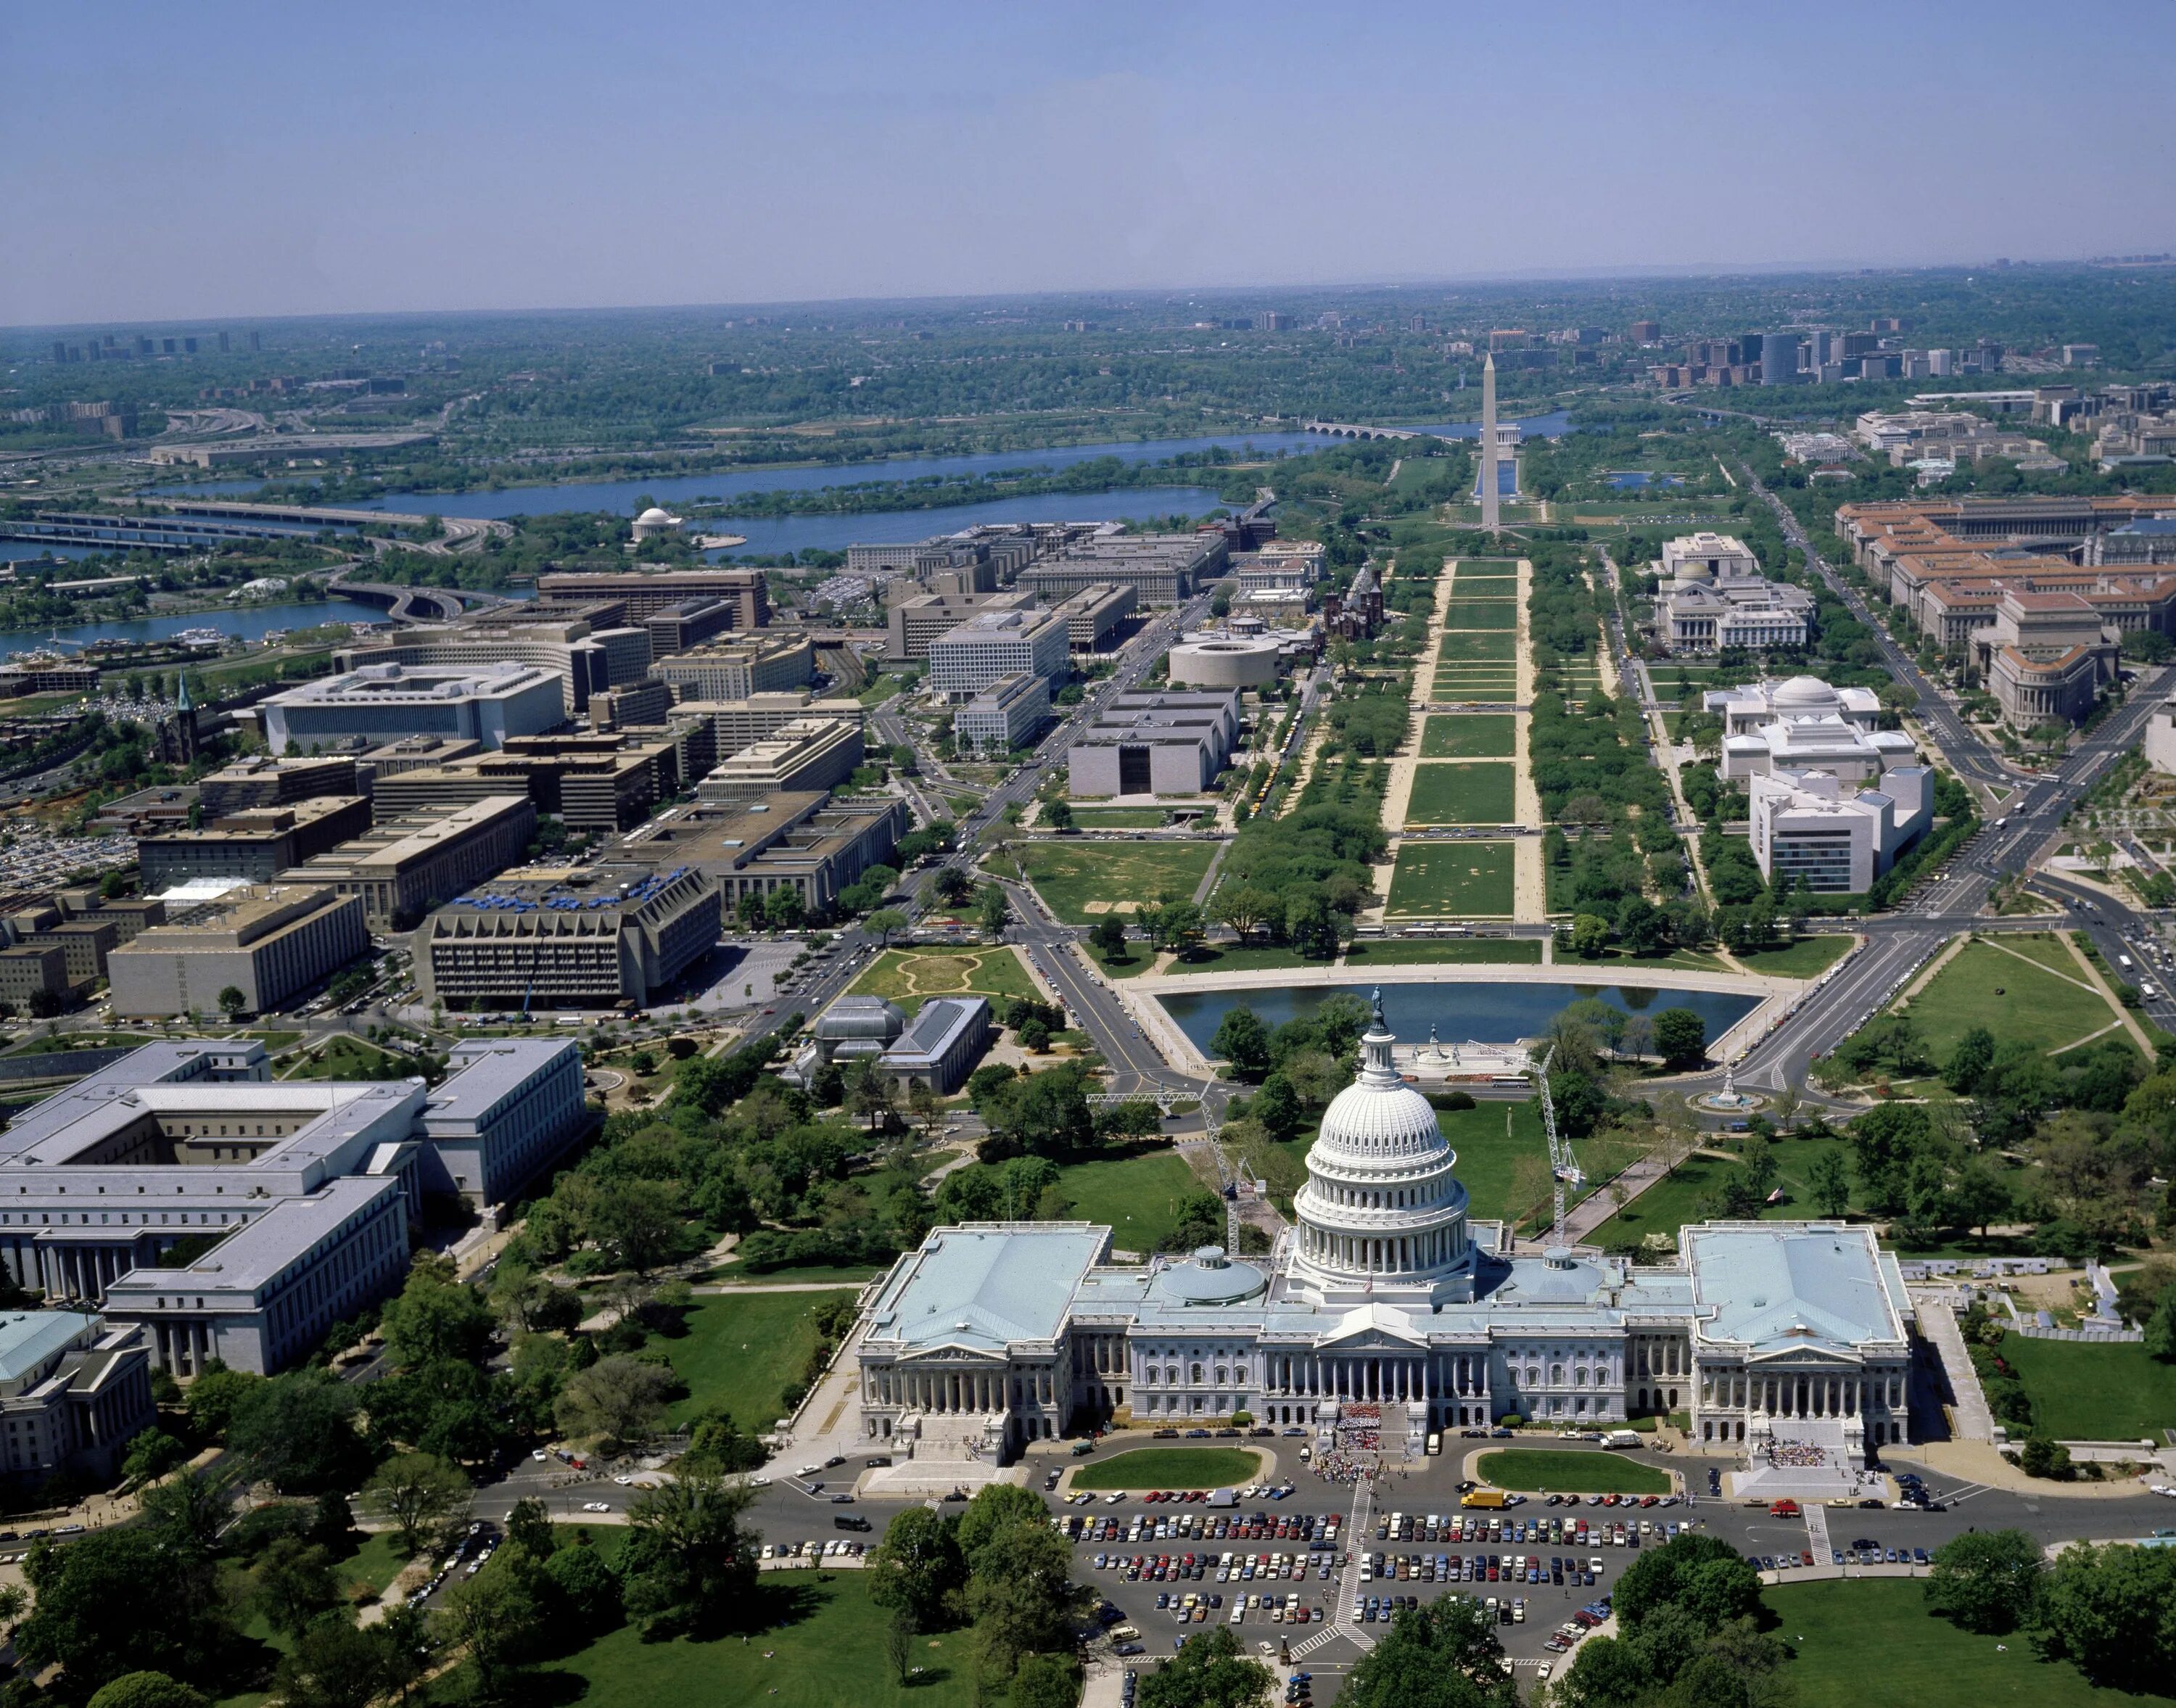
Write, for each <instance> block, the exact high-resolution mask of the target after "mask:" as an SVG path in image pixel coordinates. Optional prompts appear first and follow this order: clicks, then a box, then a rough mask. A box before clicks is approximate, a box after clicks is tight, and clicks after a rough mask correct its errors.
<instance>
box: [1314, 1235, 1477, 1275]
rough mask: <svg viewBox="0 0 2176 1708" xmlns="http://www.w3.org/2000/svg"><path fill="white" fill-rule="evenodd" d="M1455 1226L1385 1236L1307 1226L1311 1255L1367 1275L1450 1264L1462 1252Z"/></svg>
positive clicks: (1395, 1273) (1396, 1272) (1397, 1272)
mask: <svg viewBox="0 0 2176 1708" xmlns="http://www.w3.org/2000/svg"><path fill="white" fill-rule="evenodd" d="M1455 1232H1456V1230H1455V1228H1454V1227H1439V1228H1435V1229H1433V1230H1432V1231H1430V1232H1427V1233H1414V1234H1400V1235H1392V1236H1386V1237H1381V1238H1377V1237H1368V1236H1363V1235H1360V1234H1349V1233H1326V1232H1324V1231H1323V1230H1322V1229H1320V1228H1319V1227H1310V1228H1308V1229H1307V1231H1306V1234H1305V1238H1306V1242H1307V1253H1308V1256H1310V1257H1312V1258H1314V1259H1317V1260H1318V1261H1319V1262H1323V1263H1329V1264H1335V1265H1337V1267H1338V1268H1340V1269H1345V1270H1359V1271H1361V1272H1362V1273H1364V1274H1376V1275H1399V1274H1405V1273H1408V1272H1410V1271H1412V1270H1421V1269H1430V1268H1433V1266H1434V1265H1437V1264H1442V1263H1449V1262H1450V1261H1451V1259H1454V1258H1455V1257H1456V1256H1457V1255H1458V1248H1457V1246H1456V1245H1455V1243H1454V1238H1453V1237H1454V1235H1455Z"/></svg>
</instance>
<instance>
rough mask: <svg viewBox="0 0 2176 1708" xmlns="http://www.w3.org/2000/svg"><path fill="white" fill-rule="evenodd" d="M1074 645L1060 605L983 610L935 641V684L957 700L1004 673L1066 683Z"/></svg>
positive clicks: (931, 667)
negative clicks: (1055, 608)
mask: <svg viewBox="0 0 2176 1708" xmlns="http://www.w3.org/2000/svg"><path fill="white" fill-rule="evenodd" d="M1071 648H1072V637H1071V635H1070V634H1069V632H1068V631H1067V628H1066V625H1065V619H1064V617H1060V616H1059V615H1058V613H1057V612H1054V611H1031V610H1012V611H978V612H976V613H975V614H974V615H973V616H971V617H968V618H967V619H966V621H965V622H964V623H960V624H959V625H958V626H957V627H956V628H952V629H950V630H949V631H948V632H947V633H946V634H943V635H941V636H939V637H938V639H935V640H933V641H932V642H931V643H930V645H929V687H930V690H931V692H933V693H934V694H941V695H942V696H944V698H945V699H949V700H952V701H955V702H957V701H960V700H964V699H970V698H971V697H972V696H974V695H976V694H980V693H981V692H982V690H983V689H984V688H987V687H988V686H989V685H990V684H991V683H993V682H995V681H997V680H998V677H1005V676H1014V675H1027V676H1039V677H1042V679H1043V680H1044V681H1045V682H1047V683H1064V681H1065V679H1066V677H1068V676H1069V674H1071V671H1072V666H1071V664H1070V662H1069V657H1070V653H1071Z"/></svg>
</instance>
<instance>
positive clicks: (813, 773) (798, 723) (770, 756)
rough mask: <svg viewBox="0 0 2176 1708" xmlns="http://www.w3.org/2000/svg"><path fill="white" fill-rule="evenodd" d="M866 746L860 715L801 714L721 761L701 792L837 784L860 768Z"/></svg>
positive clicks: (718, 797) (741, 796) (721, 795)
mask: <svg viewBox="0 0 2176 1708" xmlns="http://www.w3.org/2000/svg"><path fill="white" fill-rule="evenodd" d="M863 751H864V750H863V747H862V722H861V720H860V719H859V718H858V717H857V718H852V719H846V718H796V719H795V720H794V721H792V723H789V724H782V725H781V726H779V730H778V732H777V733H776V734H775V735H774V736H772V737H770V738H769V739H768V740H765V741H760V742H750V743H749V744H748V746H747V747H744V748H742V749H741V750H740V751H739V752H738V753H733V754H731V755H730V756H728V757H727V758H726V759H722V760H721V761H720V762H719V763H718V764H717V765H716V766H715V768H714V769H713V770H711V772H710V775H708V776H706V777H704V779H703V781H701V782H700V783H699V784H698V785H697V786H696V790H695V792H696V794H697V796H698V797H699V798H700V799H702V800H704V801H708V802H732V801H759V800H761V799H762V798H763V797H764V796H765V795H777V794H796V793H799V792H800V791H803V790H809V789H835V788H837V787H838V786H839V785H840V784H841V783H843V782H845V781H846V779H847V778H849V777H851V775H853V774H854V773H855V771H856V770H858V769H859V768H860V766H861V763H862V753H863Z"/></svg>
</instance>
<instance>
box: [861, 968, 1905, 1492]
mask: <svg viewBox="0 0 2176 1708" xmlns="http://www.w3.org/2000/svg"><path fill="white" fill-rule="evenodd" d="M1392 1042H1393V1040H1392V1038H1391V1036H1390V1031H1389V1028H1388V1027H1387V1026H1385V1025H1384V1023H1383V1018H1382V1013H1381V1009H1380V1007H1379V1006H1378V1008H1377V1010H1376V1014H1375V1020H1374V1025H1373V1026H1372V1027H1371V1028H1370V1030H1369V1031H1368V1034H1367V1036H1365V1037H1364V1038H1363V1040H1362V1047H1363V1058H1364V1059H1363V1066H1362V1068H1361V1070H1360V1074H1359V1076H1358V1078H1357V1080H1356V1081H1355V1082H1354V1083H1353V1084H1352V1085H1350V1086H1348V1087H1347V1088H1346V1090H1345V1091H1342V1092H1341V1093H1340V1094H1339V1095H1338V1096H1337V1098H1336V1101H1333V1102H1332V1103H1331V1105H1330V1109H1329V1111H1328V1112H1327V1113H1326V1114H1325V1116H1324V1118H1323V1123H1322V1130H1321V1134H1320V1136H1319V1138H1318V1139H1317V1140H1316V1141H1315V1143H1314V1147H1313V1148H1312V1149H1311V1150H1309V1151H1308V1158H1307V1169H1308V1180H1307V1183H1306V1184H1305V1185H1304V1186H1303V1187H1302V1188H1301V1189H1300V1191H1299V1194H1298V1195H1297V1199H1296V1200H1295V1205H1294V1208H1295V1212H1296V1215H1297V1225H1296V1227H1293V1228H1292V1230H1290V1231H1289V1232H1287V1233H1286V1235H1285V1236H1284V1237H1283V1238H1282V1239H1281V1241H1280V1243H1279V1244H1278V1246H1277V1248H1276V1251H1275V1252H1274V1253H1273V1254H1270V1256H1269V1257H1267V1258H1265V1259H1260V1260H1259V1261H1255V1262H1248V1261H1244V1260H1242V1259H1235V1258H1232V1257H1228V1256H1227V1255H1226V1254H1223V1253H1221V1252H1220V1251H1217V1250H1216V1249H1215V1248H1203V1249H1202V1250H1200V1251H1198V1252H1196V1253H1195V1254H1194V1255H1193V1256H1192V1257H1191V1258H1190V1259H1184V1260H1170V1259H1158V1260H1156V1262H1154V1263H1152V1264H1150V1265H1146V1266H1140V1265H1114V1264H1112V1262H1111V1260H1110V1246H1111V1230H1110V1229H1109V1228H1107V1227H1091V1226H1090V1225H1088V1224H1085V1223H1080V1222H1068V1223H1032V1222H1018V1223H971V1224H968V1225H965V1226H960V1227H944V1228H939V1229H938V1230H937V1231H935V1232H933V1233H932V1234H930V1236H929V1237H928V1239H926V1240H925V1241H924V1242H923V1243H922V1246H921V1247H920V1248H918V1249H917V1250H915V1251H913V1252H911V1253H909V1254H906V1256H904V1257H902V1258H900V1259H899V1261H898V1262H897V1264H896V1265H894V1267H893V1269H892V1271H891V1273H890V1275H889V1276H888V1277H886V1278H885V1280H884V1281H882V1282H881V1283H879V1285H878V1286H876V1287H875V1288H874V1289H873V1292H872V1293H871V1294H870V1295H869V1301H870V1302H869V1303H868V1306H867V1308H866V1313H865V1319H864V1331H863V1334H862V1339H861V1341H859V1343H858V1351H857V1356H858V1359H859V1372H858V1373H859V1381H860V1390H861V1394H860V1403H861V1409H862V1425H863V1431H864V1433H865V1434H866V1435H867V1436H868V1438H869V1439H872V1440H877V1441H883V1442H884V1443H886V1444H887V1445H888V1446H889V1448H890V1449H891V1450H892V1451H894V1452H895V1454H901V1455H911V1456H910V1457H909V1458H908V1460H907V1463H908V1464H909V1465H915V1466H919V1467H920V1469H919V1470H917V1471H914V1472H912V1473H911V1475H912V1476H913V1477H914V1478H915V1479H916V1480H917V1481H918V1482H932V1481H934V1482H943V1481H944V1480H945V1479H946V1478H948V1477H950V1478H954V1479H955V1480H960V1481H974V1480H987V1476H988V1475H989V1471H988V1468H987V1467H989V1466H993V1465H994V1464H996V1463H998V1462H1000V1461H1002V1460H1003V1459H1004V1458H1005V1457H1007V1456H1009V1455H1011V1454H1014V1453H1015V1452H1017V1451H1018V1450H1020V1447H1021V1446H1022V1445H1023V1444H1025V1443H1026V1442H1028V1441H1031V1440H1041V1439H1048V1438H1051V1437H1053V1436H1056V1435H1058V1434H1059V1433H1063V1432H1064V1430H1066V1429H1067V1428H1069V1427H1073V1426H1075V1425H1080V1424H1085V1423H1090V1422H1102V1421H1105V1420H1118V1421H1121V1422H1134V1423H1140V1422H1148V1423H1151V1424H1162V1423H1167V1422H1168V1423H1174V1424H1176V1423H1182V1422H1183V1423H1187V1424H1196V1423H1214V1422H1229V1421H1230V1420H1231V1418H1232V1416H1233V1415H1234V1414H1235V1413H1238V1412H1248V1413H1250V1414H1251V1415H1252V1416H1253V1417H1254V1419H1255V1420H1256V1421H1257V1422H1264V1423H1271V1424H1279V1425H1289V1424H1295V1423H1297V1424H1303V1425H1312V1426H1314V1428H1315V1429H1316V1430H1318V1431H1319V1433H1320V1434H1321V1437H1322V1439H1324V1440H1325V1442H1327V1441H1329V1440H1330V1439H1334V1436H1335V1432H1336V1429H1337V1428H1338V1427H1339V1426H1340V1425H1341V1424H1347V1425H1349V1424H1352V1423H1354V1422H1359V1423H1362V1424H1363V1425H1365V1426H1367V1427H1374V1426H1375V1425H1376V1424H1378V1423H1379V1427H1380V1429H1381V1432H1382V1438H1383V1443H1384V1446H1385V1447H1388V1446H1390V1444H1391V1443H1392V1442H1393V1441H1394V1440H1395V1439H1397V1438H1399V1437H1403V1438H1404V1439H1405V1442H1406V1444H1407V1446H1408V1449H1409V1450H1413V1449H1417V1447H1418V1446H1419V1445H1420V1444H1421V1443H1422V1442H1423V1439H1424V1437H1425V1435H1426V1433H1427V1432H1428V1431H1429V1430H1432V1429H1437V1428H1444V1427H1452V1428H1455V1427H1457V1426H1459V1425H1462V1424H1477V1423H1489V1422H1493V1421H1494V1420H1495V1419H1497V1418H1499V1417H1508V1416H1512V1415H1516V1416H1519V1417H1527V1418H1540V1419H1548V1420H1551V1421H1555V1420H1559V1419H1560V1420H1562V1421H1563V1422H1565V1423H1566V1424H1572V1423H1588V1424H1592V1423H1597V1422H1605V1421H1607V1422H1614V1421H1619V1420H1622V1419H1624V1418H1625V1417H1631V1416H1635V1415H1639V1414H1641V1413H1654V1412H1677V1411H1683V1412H1689V1414H1690V1418H1691V1430H1690V1433H1691V1435H1692V1437H1693V1439H1695V1440H1698V1441H1700V1442H1704V1443H1705V1442H1716V1441H1728V1442H1731V1443H1733V1444H1736V1443H1740V1442H1746V1443H1754V1444H1758V1443H1763V1442H1772V1443H1777V1444H1781V1443H1784V1442H1792V1443H1798V1444H1803V1446H1805V1447H1806V1448H1808V1449H1809V1450H1819V1451H1818V1453H1817V1454H1816V1453H1812V1452H1809V1453H1806V1454H1799V1455H1792V1457H1793V1459H1794V1460H1798V1459H1809V1460H1820V1461H1825V1462H1827V1463H1828V1464H1829V1465H1830V1466H1831V1467H1832V1468H1831V1471H1830V1473H1829V1474H1831V1475H1832V1476H1836V1477H1841V1476H1843V1475H1845V1474H1846V1466H1847V1463H1848V1461H1850V1460H1851V1459H1852V1458H1853V1457H1854V1456H1856V1455H1863V1454H1865V1453H1866V1452H1867V1451H1868V1450H1870V1449H1874V1448H1877V1447H1880V1446H1881V1445H1883V1444H1888V1443H1892V1442H1897V1441H1901V1440H1903V1439H1906V1430H1907V1417H1908V1412H1907V1376H1908V1373H1909V1369H1910V1362H1911V1344H1910V1332H1911V1325H1912V1320H1913V1318H1912V1304H1911V1302H1910V1300H1909V1298H1908V1297H1907V1294H1906V1292H1905V1288H1904V1281H1903V1277H1902V1275H1901V1272H1900V1270H1899V1269H1898V1267H1897V1264H1896V1259H1895V1258H1894V1257H1893V1256H1891V1255H1890V1254H1887V1253H1885V1252H1883V1251H1881V1250H1880V1248H1878V1247H1877V1246H1876V1244H1875V1243H1874V1235H1873V1232H1872V1230H1870V1229H1869V1228H1866V1227H1846V1226H1844V1225H1842V1224H1840V1223H1831V1222H1787V1221H1762V1222H1712V1223H1708V1224H1705V1225H1704V1226H1700V1227H1687V1228H1686V1229H1685V1230H1684V1232H1683V1233H1682V1234H1681V1235H1680V1237H1679V1241H1678V1261H1677V1262H1676V1263H1675V1264H1673V1265H1667V1266H1663V1267H1653V1268H1650V1267H1645V1266H1643V1267H1640V1268H1638V1269H1635V1268H1633V1267H1631V1266H1630V1265H1627V1264H1624V1263H1622V1262H1618V1261H1615V1260H1603V1259H1595V1258H1590V1257H1586V1256H1580V1255H1576V1254H1573V1253H1571V1252H1569V1251H1567V1250H1561V1249H1552V1250H1550V1251H1549V1252H1548V1253H1547V1254H1545V1255H1543V1256H1541V1257H1530V1256H1516V1255H1512V1254H1511V1253H1510V1241H1509V1239H1508V1237H1507V1231H1506V1230H1505V1229H1504V1228H1503V1227H1500V1226H1499V1225H1497V1224H1494V1223H1486V1222H1483V1223H1471V1222H1469V1221H1468V1217H1467V1199H1466V1188H1465V1187H1464V1186H1463V1185H1462V1184H1461V1183H1460V1182H1459V1180H1458V1178H1457V1176H1456V1174H1455V1172H1454V1170H1455V1163H1456V1161H1457V1159H1456V1156H1455V1153H1453V1151H1452V1150H1451V1149H1450V1145H1448V1144H1447V1143H1446V1142H1445V1141H1444V1137H1443V1134H1442V1130H1441V1129H1440V1128H1439V1125H1438V1124H1437V1122H1436V1118H1435V1111H1434V1109H1433V1107H1431V1106H1430V1104H1429V1103H1428V1099H1427V1098H1426V1097H1424V1096H1422V1095H1421V1093H1420V1092H1418V1091H1416V1090H1414V1089H1413V1088H1412V1086H1410V1085H1406V1084H1405V1083H1404V1082H1403V1080H1401V1079H1400V1077H1399V1075H1398V1073H1397V1070H1396V1069H1395V1067H1394V1066H1393V1065H1392V1061H1391V1046H1392ZM901 1480H904V1479H903V1478H902V1479H901Z"/></svg>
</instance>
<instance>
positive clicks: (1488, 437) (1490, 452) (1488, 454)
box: [1481, 352, 1502, 534]
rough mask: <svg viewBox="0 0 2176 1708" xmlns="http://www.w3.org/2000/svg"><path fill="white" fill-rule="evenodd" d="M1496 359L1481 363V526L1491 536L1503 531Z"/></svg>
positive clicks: (1492, 358)
mask: <svg viewBox="0 0 2176 1708" xmlns="http://www.w3.org/2000/svg"><path fill="white" fill-rule="evenodd" d="M1498 485H1499V476H1498V475H1497V472H1496V357H1495V355H1494V353H1493V352H1491V353H1490V355H1489V356H1488V360H1487V361H1486V362H1482V364H1481V525H1482V527H1484V528H1486V529H1487V530H1488V531H1489V532H1490V533H1492V534H1494V533H1498V532H1499V531H1501V529H1502V523H1501V521H1500V520H1499V518H1498V516H1497V514H1496V488H1497V487H1498Z"/></svg>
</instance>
